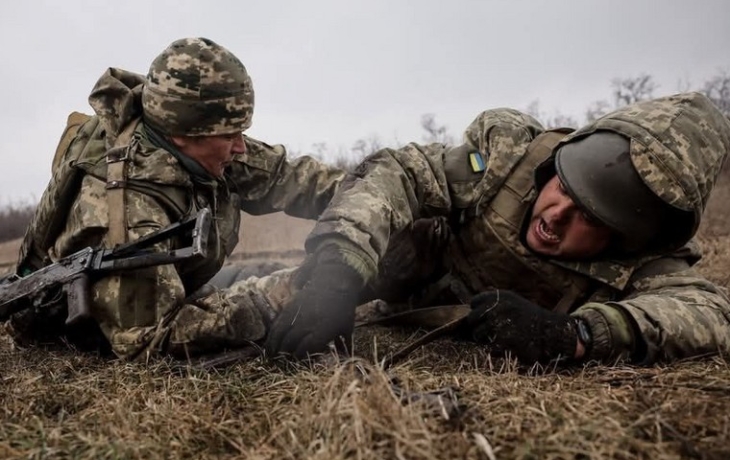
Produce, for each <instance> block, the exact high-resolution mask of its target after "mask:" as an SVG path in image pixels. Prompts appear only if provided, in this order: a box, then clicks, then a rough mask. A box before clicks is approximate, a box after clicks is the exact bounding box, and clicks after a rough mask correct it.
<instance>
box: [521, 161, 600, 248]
mask: <svg viewBox="0 0 730 460" xmlns="http://www.w3.org/2000/svg"><path fill="white" fill-rule="evenodd" d="M610 239H611V229H610V228H608V227H606V226H605V225H603V224H601V223H600V222H596V221H594V220H593V219H592V218H591V217H590V216H588V215H587V214H585V213H584V212H583V211H582V210H581V209H580V208H579V207H578V206H577V205H576V204H575V203H574V202H573V200H572V199H571V198H570V196H568V194H567V193H566V192H565V189H563V185H562V184H561V183H560V179H559V178H558V176H557V175H555V176H553V178H552V179H550V181H548V183H547V184H545V186H544V187H543V189H542V190H541V191H540V194H539V195H538V197H537V200H536V201H535V206H534V207H533V209H532V215H531V218H530V224H529V227H528V229H527V237H526V240H527V245H528V246H529V247H530V249H532V250H533V251H535V252H536V253H538V254H543V255H546V256H550V257H556V258H561V259H589V258H591V257H594V256H596V255H597V254H599V253H600V252H601V251H603V250H604V249H606V247H607V246H608V244H609V242H610Z"/></svg>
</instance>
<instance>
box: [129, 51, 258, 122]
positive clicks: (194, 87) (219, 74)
mask: <svg viewBox="0 0 730 460" xmlns="http://www.w3.org/2000/svg"><path fill="white" fill-rule="evenodd" d="M142 106H143V108H144V116H145V121H146V122H147V123H149V124H150V125H152V126H154V127H155V128H157V129H158V130H160V131H162V132H164V133H167V134H169V135H173V136H175V135H179V136H212V135H217V134H232V133H237V132H241V131H245V130H246V129H248V128H249V127H250V126H251V117H252V116H253V106H254V92H253V85H252V83H251V78H250V77H249V76H248V72H246V68H245V67H244V66H243V64H242V63H241V61H240V60H238V58H237V57H236V56H234V55H233V54H232V53H231V52H230V51H228V50H227V49H225V48H223V47H222V46H220V45H218V44H217V43H215V42H213V41H212V40H209V39H207V38H184V39H181V40H176V41H175V42H173V43H172V44H170V46H168V47H167V48H166V49H165V50H164V51H163V52H162V53H161V54H160V55H159V56H157V58H155V60H154V61H153V62H152V65H151V66H150V70H149V72H148V73H147V81H146V83H145V85H144V89H143V90H142Z"/></svg>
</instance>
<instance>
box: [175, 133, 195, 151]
mask: <svg viewBox="0 0 730 460" xmlns="http://www.w3.org/2000/svg"><path fill="white" fill-rule="evenodd" d="M190 140H191V138H189V137H186V136H170V141H171V142H172V144H173V145H174V146H175V147H177V148H178V149H180V150H184V149H185V147H187V146H188V145H190Z"/></svg>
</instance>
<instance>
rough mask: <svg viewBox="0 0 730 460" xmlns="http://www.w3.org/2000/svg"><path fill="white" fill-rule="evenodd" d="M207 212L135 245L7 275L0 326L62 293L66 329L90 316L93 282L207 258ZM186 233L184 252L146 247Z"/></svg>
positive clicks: (0, 287) (0, 295) (0, 289)
mask: <svg viewBox="0 0 730 460" xmlns="http://www.w3.org/2000/svg"><path fill="white" fill-rule="evenodd" d="M210 223H211V212H210V209H208V208H204V209H202V210H200V211H199V212H198V213H197V214H196V215H195V216H191V217H188V218H186V219H183V220H181V221H180V222H176V223H174V224H171V225H168V226H166V227H163V228H161V229H159V230H157V231H155V232H152V233H150V234H148V235H145V236H143V237H142V238H139V239H137V240H135V241H131V242H128V243H124V244H120V245H117V246H115V247H114V248H111V249H107V248H92V247H87V248H84V249H82V250H80V251H78V252H75V253H73V254H71V255H69V256H67V257H64V258H63V259H61V260H59V261H58V262H56V263H53V264H51V265H48V266H46V267H43V268H41V269H40V270H37V271H35V272H32V273H30V274H28V275H26V276H22V277H21V276H18V275H17V274H16V275H11V276H8V277H6V278H4V279H2V282H1V284H0V321H5V320H7V319H8V318H10V316H11V315H12V314H14V313H17V312H19V311H21V310H23V309H26V308H29V307H31V306H32V307H42V306H43V301H44V296H43V295H42V294H43V293H44V292H45V291H47V290H49V289H54V288H57V287H59V286H62V287H63V290H64V291H65V293H66V297H67V302H68V318H67V319H66V324H68V325H71V324H75V323H78V322H79V321H81V320H82V319H83V318H85V317H88V316H89V313H90V300H89V287H90V284H91V279H92V278H93V277H96V276H99V275H102V274H104V273H109V272H113V271H120V270H134V269H137V268H144V267H152V266H156V265H165V264H171V263H177V262H181V261H184V260H188V259H192V258H203V257H205V256H206V254H207V242H208V233H209V230H210ZM188 231H191V233H192V241H191V244H190V245H189V246H185V247H182V248H178V249H172V250H169V251H155V250H153V249H150V246H152V245H154V244H156V243H159V242H161V241H165V240H167V239H170V238H171V237H173V236H183V235H185V234H186V233H187V232H188Z"/></svg>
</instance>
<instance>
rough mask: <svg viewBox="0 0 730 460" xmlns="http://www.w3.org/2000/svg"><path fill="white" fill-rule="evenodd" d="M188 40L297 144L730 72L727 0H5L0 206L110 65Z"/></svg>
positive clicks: (23, 196) (411, 129)
mask: <svg viewBox="0 0 730 460" xmlns="http://www.w3.org/2000/svg"><path fill="white" fill-rule="evenodd" d="M121 3H123V4H121ZM186 36H204V37H208V38H210V39H212V40H214V41H216V42H218V43H220V44H221V45H223V46H225V47H226V48H228V49H230V50H231V51H232V52H233V53H234V54H236V55H237V56H238V57H239V58H240V59H241V60H242V61H243V63H244V64H245V65H246V67H247V68H248V70H249V72H250V74H251V76H252V78H253V82H254V88H255V91H256V111H255V114H254V121H253V126H252V128H251V129H250V130H249V131H248V134H250V135H252V136H254V137H257V138H260V139H262V140H265V141H266V142H268V143H282V144H285V145H287V146H288V147H289V148H290V149H291V150H293V151H297V152H301V153H307V152H310V151H312V145H313V144H314V143H319V142H326V143H327V144H328V145H329V146H330V148H331V149H332V150H336V149H337V148H344V149H347V148H349V147H351V146H352V145H353V144H354V142H355V141H356V140H357V139H360V138H368V137H371V136H373V135H376V136H378V137H379V138H380V139H381V140H382V141H383V142H384V143H386V144H393V143H395V142H396V140H397V142H400V143H404V142H408V141H422V138H423V131H422V129H421V128H420V125H419V122H420V118H421V115H422V114H424V113H434V114H436V120H437V121H438V122H439V123H443V124H445V125H447V126H448V127H449V129H450V131H451V132H452V133H453V134H455V135H457V136H460V135H461V132H462V131H463V129H464V128H465V127H466V125H467V124H468V123H469V122H470V121H471V120H472V119H473V118H474V117H475V116H476V115H477V114H478V113H479V112H480V111H482V110H485V109H488V108H494V107H502V106H508V107H514V108H518V109H524V108H526V107H527V106H528V105H529V104H530V102H532V101H534V100H536V99H539V101H540V107H541V109H542V110H543V111H545V112H546V113H547V114H552V113H554V112H556V111H559V112H561V113H563V114H566V115H572V116H574V117H575V118H577V119H579V120H580V119H582V116H583V112H584V110H585V108H586V107H587V106H588V104H589V103H591V102H593V101H595V100H598V99H608V98H609V96H610V82H611V79H613V78H615V77H631V76H637V75H638V74H640V73H648V74H651V75H653V76H654V78H655V81H656V82H657V83H659V84H660V87H659V88H658V90H657V91H656V92H655V95H657V96H659V95H663V94H670V93H674V92H677V90H678V88H679V87H680V86H679V82H680V81H684V82H689V84H690V85H693V86H694V87H697V86H699V85H700V84H701V83H702V82H704V81H705V80H706V79H708V78H709V77H711V76H713V75H716V74H718V73H719V71H721V70H726V71H730V1H727V0H693V1H689V0H688V1H678V0H653V1H645V0H620V1H617V0H613V1H606V0H551V1H509V0H504V1H486V0H483V1H478V0H449V1H445V0H442V1H436V0H419V1H416V0H410V1H406V0H403V1H399V0H368V1H343V0H339V1H337V0H322V1H320V0H308V1H295V0H281V1H275V0H269V1H267V2H263V1H261V2H253V1H243V0H238V1H213V0H210V1H207V2H203V1H200V0H198V1H195V2H193V1H187V0H173V1H169V0H165V1H153V0H146V1H138V0H126V1H125V2H114V3H112V2H103V1H92V0H87V1H83V0H64V1H40V0H25V1H5V2H1V3H0V40H1V41H2V43H4V45H3V50H2V56H3V65H2V66H0V83H1V84H0V100H2V112H1V113H0V155H2V168H1V169H0V171H2V173H1V174H2V176H0V177H2V180H0V204H5V203H9V202H18V201H22V200H28V201H29V200H32V201H36V200H37V199H38V198H39V197H40V195H41V193H42V191H43V189H44V188H45V185H46V183H47V181H48V179H49V178H50V162H51V158H52V156H53V152H54V151H55V146H56V143H57V141H58V137H59V136H60V134H61V131H62V130H63V127H64V123H65V120H66V115H67V114H68V113H69V112H70V111H72V110H78V111H84V112H87V113H89V112H90V110H91V109H90V108H89V106H88V103H87V97H88V94H89V92H90V90H91V88H92V87H93V85H94V83H95V82H96V80H97V78H98V77H99V76H100V75H101V74H102V73H103V72H104V71H105V69H106V68H107V67H121V68H124V69H127V70H132V71H136V72H139V73H146V71H147V68H148V67H149V64H150V62H151V61H152V59H154V57H155V56H156V55H157V54H158V53H159V52H160V51H162V50H163V49H164V48H165V47H166V46H167V45H168V44H169V43H170V42H172V41H174V40H176V39H178V38H182V37H186Z"/></svg>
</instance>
